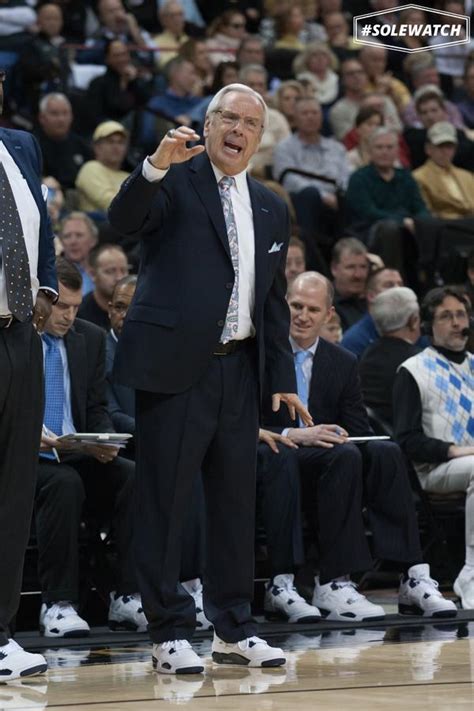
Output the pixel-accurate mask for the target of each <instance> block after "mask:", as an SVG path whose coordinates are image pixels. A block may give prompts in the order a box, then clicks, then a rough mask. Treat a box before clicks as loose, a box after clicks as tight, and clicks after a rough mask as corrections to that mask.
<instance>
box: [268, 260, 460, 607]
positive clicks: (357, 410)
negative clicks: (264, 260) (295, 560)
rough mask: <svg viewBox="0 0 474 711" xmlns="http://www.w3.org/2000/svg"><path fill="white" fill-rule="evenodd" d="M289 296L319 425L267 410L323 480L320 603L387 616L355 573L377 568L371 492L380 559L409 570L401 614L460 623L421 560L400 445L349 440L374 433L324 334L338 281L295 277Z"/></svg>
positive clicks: (306, 471)
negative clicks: (367, 534)
mask: <svg viewBox="0 0 474 711" xmlns="http://www.w3.org/2000/svg"><path fill="white" fill-rule="evenodd" d="M287 298H288V303H289V307H290V312H291V326H290V340H291V345H292V349H293V353H294V356H295V365H294V367H295V371H296V378H297V384H298V393H299V397H300V398H301V400H302V401H304V402H306V403H307V404H308V408H309V410H310V412H311V415H312V417H313V421H314V422H315V425H314V426H312V427H299V426H295V423H294V422H292V420H291V419H290V418H289V417H286V413H281V412H278V413H274V412H270V411H269V408H268V404H266V407H267V408H268V409H267V411H266V412H267V414H266V418H267V421H268V423H269V424H270V425H271V426H272V427H274V428H275V430H276V431H278V432H282V434H284V435H286V436H287V437H288V438H289V439H290V440H292V441H293V442H294V443H295V444H297V445H298V449H297V450H295V455H296V457H297V459H298V462H299V465H300V470H301V473H302V476H303V477H305V478H307V479H310V480H313V481H314V480H316V487H317V488H316V491H317V494H316V496H317V506H318V517H319V548H320V573H319V576H317V577H316V578H315V588H314V593H313V598H312V604H313V605H314V606H315V607H317V608H319V609H320V610H321V612H322V613H323V614H324V615H325V616H327V617H328V618H329V619H339V620H346V621H347V619H351V620H352V621H363V620H369V619H371V620H377V619H383V618H384V616H385V612H384V609H383V607H381V606H380V605H375V604H373V603H371V602H370V601H369V600H367V598H365V597H364V596H363V595H361V594H360V593H358V592H357V589H356V586H355V584H354V583H352V582H351V579H350V573H352V572H354V571H361V570H367V569H368V568H370V567H372V564H371V556H370V553H369V549H368V544H367V541H366V537H365V530H364V525H363V521H362V488H363V489H364V492H365V496H364V501H365V502H366V505H367V512H368V521H369V526H370V529H371V532H372V540H373V554H374V557H376V558H378V559H381V560H387V561H395V562H397V563H398V565H399V567H400V569H401V570H403V575H402V577H401V581H400V589H399V596H398V609H399V612H400V613H402V614H417V615H420V616H435V617H445V616H449V617H454V616H455V615H456V614H457V612H456V606H455V605H454V603H453V602H451V601H448V600H445V599H444V598H443V597H442V596H441V594H440V593H439V591H438V587H437V583H435V582H434V581H433V580H431V578H430V574H429V566H428V565H426V564H423V563H421V561H422V553H421V546H420V540H419V533H418V524H417V518H416V512H415V507H414V503H413V495H412V491H411V487H410V483H409V478H408V474H407V470H406V466H405V462H404V459H403V456H402V453H401V452H400V449H399V447H398V446H397V445H396V444H395V443H394V442H367V443H365V444H363V445H361V447H362V448H359V446H358V445H356V444H355V443H353V442H350V441H348V439H347V437H348V435H350V436H361V437H362V436H367V435H368V434H369V433H371V432H372V430H371V428H370V425H369V422H368V419H367V414H366V411H365V407H364V405H363V402H362V396H361V391H360V383H359V377H358V373H357V361H356V359H355V357H354V356H353V355H352V354H350V353H348V352H347V351H346V350H345V349H344V348H341V347H340V346H337V345H333V344H331V343H328V342H326V341H324V340H323V339H322V338H320V331H321V326H322V324H323V323H324V322H326V321H327V320H328V319H329V317H330V315H331V313H332V310H333V307H332V287H331V284H330V282H329V281H328V280H327V279H326V278H325V277H323V276H322V275H320V274H318V273H316V272H306V273H305V274H301V275H300V276H299V277H297V278H296V279H295V281H294V282H293V284H292V286H291V289H290V291H289V293H288V297H287ZM323 423H327V424H323Z"/></svg>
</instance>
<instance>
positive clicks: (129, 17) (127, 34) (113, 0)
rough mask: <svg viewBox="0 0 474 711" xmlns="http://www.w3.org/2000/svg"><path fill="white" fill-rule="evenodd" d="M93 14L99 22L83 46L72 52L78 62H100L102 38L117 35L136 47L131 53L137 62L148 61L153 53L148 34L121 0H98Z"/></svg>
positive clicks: (103, 44) (106, 38) (112, 37)
mask: <svg viewBox="0 0 474 711" xmlns="http://www.w3.org/2000/svg"><path fill="white" fill-rule="evenodd" d="M97 14H98V18H99V22H100V26H99V28H98V29H97V31H96V32H95V33H94V34H93V36H92V37H90V38H89V39H88V40H87V41H86V45H87V48H86V49H83V50H80V51H78V52H77V54H76V62H79V63H81V64H104V63H105V46H106V42H107V41H109V42H110V40H113V39H118V40H121V41H122V42H124V43H125V44H127V45H129V46H132V45H133V47H134V48H135V49H136V50H137V51H136V54H135V55H134V57H135V58H136V59H137V61H138V62H139V63H140V64H144V65H145V66H148V65H151V64H152V62H153V59H154V57H153V55H154V53H153V52H151V53H150V51H149V50H148V51H147V48H149V47H151V46H152V45H153V42H152V39H151V36H150V34H149V33H148V32H147V31H146V30H144V29H142V28H141V27H140V26H139V25H138V22H137V20H136V18H135V16H134V15H133V14H132V13H131V12H127V10H126V9H125V6H124V4H123V2H122V0H98V2H97Z"/></svg>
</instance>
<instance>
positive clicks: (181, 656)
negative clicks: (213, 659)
mask: <svg viewBox="0 0 474 711" xmlns="http://www.w3.org/2000/svg"><path fill="white" fill-rule="evenodd" d="M152 663H153V669H154V670H155V671H156V672H159V673H160V674H202V672H203V671H204V664H203V663H202V659H201V658H200V657H198V655H197V654H196V652H195V651H194V649H193V648H192V647H191V645H190V644H189V642H188V640H187V639H174V640H171V641H169V642H163V643H162V644H154V645H153V652H152Z"/></svg>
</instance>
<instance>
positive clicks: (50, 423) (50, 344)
mask: <svg viewBox="0 0 474 711" xmlns="http://www.w3.org/2000/svg"><path fill="white" fill-rule="evenodd" d="M43 340H44V342H45V343H46V353H45V359H44V380H45V391H46V393H45V394H46V404H45V408H44V424H45V425H46V427H47V428H48V429H49V430H51V432H54V434H55V435H58V436H59V435H62V433H63V417H64V399H65V396H64V372H63V360H62V358H61V351H60V349H59V344H60V339H59V338H56V337H55V336H50V335H49V334H47V333H43Z"/></svg>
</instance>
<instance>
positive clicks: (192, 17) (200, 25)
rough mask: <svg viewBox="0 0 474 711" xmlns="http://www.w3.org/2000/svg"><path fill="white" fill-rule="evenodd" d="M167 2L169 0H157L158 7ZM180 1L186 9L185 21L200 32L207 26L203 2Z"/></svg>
mask: <svg viewBox="0 0 474 711" xmlns="http://www.w3.org/2000/svg"><path fill="white" fill-rule="evenodd" d="M167 2H168V0H157V3H156V4H157V6H158V8H161V7H162V6H163V5H165V4H166V3H167ZM180 2H181V6H182V8H183V10H184V19H185V22H186V23H187V24H189V25H190V26H191V27H192V29H193V31H194V32H195V33H196V34H200V33H201V32H202V30H204V29H205V28H206V23H205V21H204V19H203V13H202V10H201V7H200V5H201V3H200V2H199V0H180ZM206 4H208V3H206Z"/></svg>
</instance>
